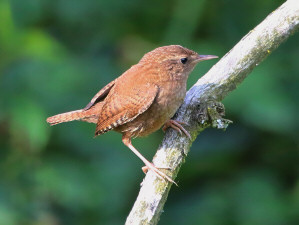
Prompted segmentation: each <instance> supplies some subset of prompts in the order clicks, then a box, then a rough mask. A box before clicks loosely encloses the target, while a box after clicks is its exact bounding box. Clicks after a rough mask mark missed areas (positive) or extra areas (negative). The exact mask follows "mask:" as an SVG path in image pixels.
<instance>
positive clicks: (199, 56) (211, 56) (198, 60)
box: [194, 55, 218, 63]
mask: <svg viewBox="0 0 299 225" xmlns="http://www.w3.org/2000/svg"><path fill="white" fill-rule="evenodd" d="M216 58H218V56H216V55H197V57H196V58H195V60H194V61H195V62H196V63H197V62H201V61H205V60H209V59H216Z"/></svg>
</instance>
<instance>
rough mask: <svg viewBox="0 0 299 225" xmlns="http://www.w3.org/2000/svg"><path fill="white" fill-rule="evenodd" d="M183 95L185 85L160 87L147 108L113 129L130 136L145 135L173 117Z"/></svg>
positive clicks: (184, 93)
mask: <svg viewBox="0 0 299 225" xmlns="http://www.w3.org/2000/svg"><path fill="white" fill-rule="evenodd" d="M185 95H186V86H183V87H177V86H175V87H174V88H171V89H168V90H163V89H162V90H160V91H159V94H158V95H157V97H156V99H155V101H154V102H153V104H152V105H151V106H150V107H149V108H148V110H146V111H145V112H144V113H143V114H141V115H139V116H138V117H136V118H135V119H134V120H133V121H131V122H129V123H126V124H124V125H121V126H119V127H117V128H116V129H115V130H116V131H118V132H121V133H123V134H126V135H129V136H131V137H140V136H147V135H149V134H151V133H153V132H154V131H156V130H158V129H160V128H161V126H162V125H163V124H164V123H165V122H167V121H168V120H169V119H170V118H171V117H173V115H174V114H175V112H176V111H177V110H178V108H179V107H180V105H181V104H182V102H183V100H184V97H185Z"/></svg>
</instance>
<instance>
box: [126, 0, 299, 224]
mask: <svg viewBox="0 0 299 225" xmlns="http://www.w3.org/2000/svg"><path fill="white" fill-rule="evenodd" d="M298 29H299V4H298V0H288V1H286V2H285V3H284V4H283V5H281V6H280V7H279V8H278V9H277V10H275V11H274V12H272V13H271V14H270V15H269V16H268V17H267V18H266V19H265V20H264V21H263V22H262V23H260V24H259V25H258V26H257V27H255V28H254V29H253V30H251V31H250V32H249V33H248V34H247V35H246V36H245V37H243V38H242V40H241V41H240V42H239V43H238V44H237V45H235V47H234V48H233V49H231V50H230V51H229V52H228V53H227V54H226V55H225V56H224V57H223V58H222V59H221V60H220V61H219V62H218V63H217V64H216V65H214V66H213V67H212V68H211V70H210V71H209V72H208V73H207V74H205V76H203V77H202V78H201V79H199V80H198V81H197V83H196V84H195V85H194V86H193V87H192V88H191V89H190V90H189V91H188V93H187V95H186V98H185V101H184V103H183V105H182V106H181V107H180V109H179V111H178V112H177V116H176V119H177V120H180V121H184V122H185V123H188V124H190V126H189V127H188V130H189V132H190V134H191V135H192V140H189V139H188V138H186V137H184V136H180V135H179V134H178V133H177V132H176V131H173V130H170V129H169V131H168V132H167V133H166V135H165V137H164V140H163V142H162V144H161V145H160V147H159V149H158V151H157V153H156V155H155V157H154V160H153V162H154V164H155V165H156V166H157V167H160V168H171V170H165V173H167V174H168V175H169V176H170V177H172V178H173V179H174V178H175V177H176V176H177V173H178V171H179V169H180V166H181V165H182V163H183V162H184V160H185V157H186V155H187V153H188V152H189V150H190V146H191V143H192V141H194V140H195V138H196V136H197V135H198V134H199V133H200V132H201V131H203V130H204V129H205V128H207V127H209V126H213V127H218V128H225V127H226V126H227V125H228V123H229V121H227V120H224V119H222V118H221V114H223V112H224V109H223V108H222V105H219V104H217V103H216V104H215V101H221V100H222V99H223V98H224V97H225V96H226V95H228V94H229V93H230V92H231V91H233V90H234V89H236V87H237V85H238V84H240V83H241V82H242V81H243V80H244V79H245V78H246V77H247V76H248V75H249V73H250V72H251V71H252V70H253V69H254V68H255V67H256V66H257V65H258V64H259V63H261V62H262V61H263V60H264V59H265V58H266V57H267V56H268V55H269V54H271V53H272V52H273V51H274V50H275V49H276V48H277V47H278V46H279V45H280V44H281V43H282V42H283V41H285V40H286V39H287V38H288V37H290V36H291V35H292V34H293V33H295V32H296V31H298ZM171 185H172V184H171V183H168V182H166V181H164V180H161V179H159V178H157V177H156V176H155V175H154V174H153V173H152V172H151V171H149V172H148V173H147V175H146V177H145V179H144V181H143V183H142V187H141V189H140V192H139V195H138V197H137V200H136V202H135V204H134V206H133V208H132V211H131V212H130V214H129V216H128V218H127V221H126V224H127V225H129V224H157V223H158V220H159V218H160V215H161V212H162V209H163V206H164V204H165V202H166V199H167V196H168V193H169V190H170V188H171Z"/></svg>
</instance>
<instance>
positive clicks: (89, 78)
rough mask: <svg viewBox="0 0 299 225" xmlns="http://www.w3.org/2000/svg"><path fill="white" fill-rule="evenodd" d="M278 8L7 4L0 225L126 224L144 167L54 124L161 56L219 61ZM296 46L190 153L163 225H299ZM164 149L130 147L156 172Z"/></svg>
mask: <svg viewBox="0 0 299 225" xmlns="http://www.w3.org/2000/svg"><path fill="white" fill-rule="evenodd" d="M282 3H283V1H281V0H244V1H240V0H209V1H208V0H201V1H200V0H189V1H182V0H180V1H179V0H176V1H171V0H166V1H162V0H151V1H137V0H131V1H128V0H127V1H124V0H118V1H117V0H109V1H103V0H85V1H83V0H23V1H21V0H12V1H6V0H0V96H1V98H0V225H27V224H28V225H60V224H64V225H69V224H70V225H73V224H74V225H77V224H80V225H81V224H90V225H91V224H107V225H114V224H123V223H124V221H125V219H126V216H127V215H128V213H129V211H130V209H131V207H132V205H133V203H134V200H135V198H136V196H137V194H138V190H139V184H140V183H141V182H142V179H143V177H144V174H143V173H142V171H141V169H140V168H141V167H142V166H143V164H142V162H141V161H140V160H139V159H138V158H137V157H136V156H135V155H134V154H133V153H131V152H130V151H129V150H128V148H127V147H125V146H124V145H123V144H122V142H121V135H120V134H117V133H115V132H109V133H107V134H105V135H102V136H100V137H97V138H96V139H95V138H93V136H94V130H95V126H94V124H88V123H83V122H73V123H67V124H62V125H58V126H54V127H50V126H49V125H48V124H46V122H45V120H46V118H47V117H48V116H51V115H54V114H57V113H61V112H65V111H71V110H75V109H79V108H82V107H84V106H85V105H86V104H87V103H88V102H89V100H90V99H91V98H92V97H93V95H94V94H95V93H96V92H97V91H98V90H99V89H100V88H101V87H103V86H104V85H105V84H107V83H108V82H109V81H111V80H113V79H115V78H116V77H117V76H119V75H120V74H121V73H123V72H124V71H125V70H127V69H128V68H129V67H130V66H131V65H133V64H135V63H137V62H138V60H139V59H140V58H141V57H142V55H143V54H144V53H146V52H148V51H150V50H152V49H154V48H156V47H158V46H163V45H169V44H180V45H183V46H185V47H188V48H190V49H193V50H195V51H197V52H199V53H200V54H212V55H218V56H220V57H222V56H223V55H224V54H225V53H226V52H228V51H229V50H230V49H231V48H232V47H233V46H234V45H235V44H236V43H237V42H238V41H239V40H240V39H241V38H242V37H243V36H244V35H245V34H246V33H248V32H249V31H250V30H251V29H253V28H254V27H255V26H256V25H257V24H258V23H260V22H261V21H262V20H263V19H264V18H265V17H266V16H267V15H268V14H270V13H271V12H272V11H273V10H275V9H276V8H277V7H278V6H279V5H281V4H282ZM298 37H299V36H298V34H296V35H294V36H292V37H291V38H290V39H289V40H288V41H287V42H286V43H284V44H282V45H281V46H280V47H279V49H277V50H276V51H275V52H273V53H272V54H271V55H270V56H269V57H268V58H267V59H266V60H265V61H264V62H263V63H261V64H260V65H259V66H258V67H256V68H255V69H254V71H253V72H252V74H251V75H250V76H249V77H248V78H247V79H246V80H245V81H244V82H243V83H242V84H241V85H240V86H239V87H238V89H237V90H235V91H234V92H233V93H231V94H230V95H229V96H228V97H227V98H226V99H225V100H224V104H225V106H226V114H227V115H226V118H228V119H231V120H233V121H234V123H233V124H232V125H231V126H230V127H229V128H228V129H227V131H226V132H223V131H220V130H215V129H207V130H205V131H204V132H203V133H202V134H200V135H199V137H198V138H197V140H196V141H195V142H194V143H193V145H192V148H191V152H190V154H189V155H188V157H187V160H186V163H185V164H184V165H183V167H182V169H181V171H180V173H179V175H178V177H177V179H176V181H177V182H178V184H179V187H178V188H177V187H173V188H172V190H171V193H170V195H169V199H168V201H167V203H166V205H165V209H164V213H163V214H162V216H161V220H160V223H159V224H161V225H166V224H172V225H176V224H188V225H189V224H192V225H193V224H202V225H226V224H227V225H239V224H240V225H253V224H254V225H268V224H269V225H280V224H281V225H288V224H294V225H296V224H299V117H298V111H299V101H298V99H299V74H298V71H299V61H298V60H299V39H298ZM216 61H217V60H211V61H207V62H203V63H201V64H200V65H199V66H197V67H196V69H195V70H194V72H193V73H192V74H191V76H190V78H189V81H188V85H189V87H190V86H191V85H192V84H193V83H195V82H196V80H197V79H198V78H199V77H200V76H202V75H203V74H204V73H205V72H207V71H208V69H209V68H210V67H211V66H212V65H213V64H214V63H215V62H216ZM162 137H163V132H162V131H158V132H156V133H154V134H152V135H150V136H149V137H147V138H141V139H136V140H134V141H133V144H134V145H135V147H136V148H137V149H139V150H140V151H141V152H142V153H143V154H144V155H145V156H146V157H147V158H148V159H151V158H152V156H153V155H154V153H155V150H156V149H157V147H158V145H159V143H160V142H161V140H162Z"/></svg>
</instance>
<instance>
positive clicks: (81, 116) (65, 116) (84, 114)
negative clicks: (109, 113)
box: [47, 109, 97, 126]
mask: <svg viewBox="0 0 299 225" xmlns="http://www.w3.org/2000/svg"><path fill="white" fill-rule="evenodd" d="M74 120H83V121H86V122H90V123H96V121H97V118H96V114H95V113H91V111H90V110H86V111H85V110H83V109H79V110H75V111H71V112H66V113H61V114H58V115H55V116H51V117H49V118H47V122H48V123H49V124H50V125H51V126H53V125H56V124H59V123H64V122H70V121H74Z"/></svg>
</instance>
